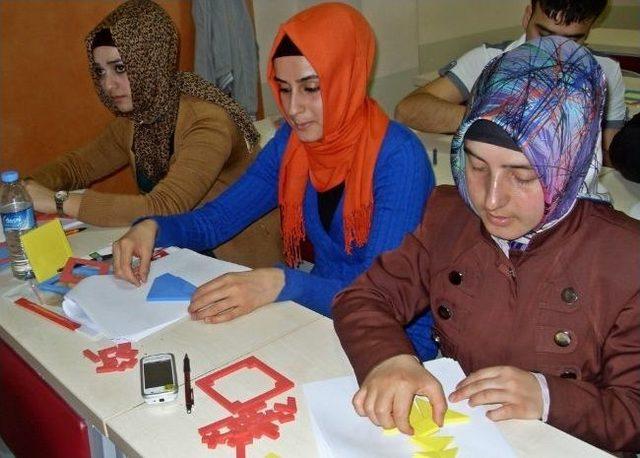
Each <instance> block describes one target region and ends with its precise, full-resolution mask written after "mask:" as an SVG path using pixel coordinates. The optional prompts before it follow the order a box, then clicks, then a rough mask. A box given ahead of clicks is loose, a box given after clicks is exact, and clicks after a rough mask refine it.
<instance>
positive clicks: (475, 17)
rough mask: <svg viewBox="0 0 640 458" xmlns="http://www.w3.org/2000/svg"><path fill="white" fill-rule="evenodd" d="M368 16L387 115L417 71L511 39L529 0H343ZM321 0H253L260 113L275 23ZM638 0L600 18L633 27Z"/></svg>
mask: <svg viewBox="0 0 640 458" xmlns="http://www.w3.org/2000/svg"><path fill="white" fill-rule="evenodd" d="M342 1H343V2H344V3H349V4H351V5H352V6H354V7H355V8H357V9H358V10H360V11H361V12H362V14H363V15H364V16H365V17H366V18H367V20H368V21H369V23H370V24H371V26H372V28H373V30H374V32H375V34H376V38H377V44H378V54H377V62H376V67H375V71H374V74H373V77H372V81H371V88H370V93H371V95H372V96H373V97H374V98H376V99H377V100H378V101H379V102H380V104H381V105H382V106H383V107H384V108H385V109H386V111H387V112H388V113H390V114H392V113H393V109H394V107H395V105H396V104H397V103H398V102H399V101H400V100H401V99H402V97H404V96H405V95H406V94H407V93H409V92H410V91H411V90H413V88H414V86H413V80H414V77H415V75H417V74H418V73H428V72H432V71H435V70H437V69H438V68H440V67H442V66H443V65H445V64H446V63H447V62H449V61H450V60H451V59H455V58H456V57H458V56H460V55H462V54H463V53H464V52H466V51H468V50H469V49H471V48H473V47H475V46H478V45H479V44H481V43H483V42H489V43H498V42H501V41H506V40H514V39H516V38H517V37H518V36H519V35H520V34H521V33H522V25H521V22H522V15H523V13H524V9H525V7H526V6H527V5H528V4H529V2H530V0H342ZM318 3H322V1H321V0H253V8H254V13H255V14H254V16H255V23H256V34H257V40H258V44H259V56H260V75H261V80H262V94H263V99H264V108H265V114H266V115H267V116H271V115H274V114H277V109H276V107H275V103H274V102H273V99H272V96H271V91H270V90H269V87H268V85H267V84H265V81H264V78H265V74H266V59H267V58H268V54H269V51H270V49H271V45H272V42H273V38H274V37H275V34H276V31H277V30H278V27H279V25H280V24H281V23H282V22H284V21H285V20H287V19H288V18H289V17H291V16H293V15H294V14H295V13H297V12H298V11H301V10H303V9H305V8H307V7H309V6H312V5H315V4H318ZM638 22H640V0H610V6H609V8H608V10H607V12H606V13H605V15H604V16H603V18H601V20H600V21H599V23H601V24H602V25H603V26H606V27H621V28H637V26H636V23H638Z"/></svg>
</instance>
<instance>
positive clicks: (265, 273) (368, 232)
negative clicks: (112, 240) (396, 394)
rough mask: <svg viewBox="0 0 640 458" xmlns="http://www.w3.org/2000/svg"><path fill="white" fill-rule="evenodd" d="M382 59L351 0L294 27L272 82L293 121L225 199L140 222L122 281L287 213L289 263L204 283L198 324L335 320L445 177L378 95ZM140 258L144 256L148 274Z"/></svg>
mask: <svg viewBox="0 0 640 458" xmlns="http://www.w3.org/2000/svg"><path fill="white" fill-rule="evenodd" d="M374 55H375V37H374V35H373V31H372V30H371V27H370V26H369V24H368V23H367V21H366V19H365V18H364V17H363V16H362V15H361V14H360V13H359V12H358V11H357V10H355V9H354V8H352V7H350V6H348V5H344V4H339V3H325V4H320V5H317V6H314V7H312V8H309V9H307V10H305V11H302V12H300V13H299V14H297V15H295V16H294V17H293V18H291V19H290V20H288V21H287V22H285V23H284V24H283V25H282V26H281V27H280V30H279V31H278V34H277V36H276V38H275V40H274V44H273V47H272V50H271V54H270V58H269V68H268V75H267V76H268V80H269V83H270V85H271V89H272V91H273V95H274V98H275V100H276V103H277V104H278V108H279V109H280V112H281V113H282V115H283V116H284V118H285V120H286V123H284V124H283V125H282V126H281V127H280V129H279V130H278V131H277V133H276V134H275V137H274V138H273V139H272V140H271V141H270V142H269V144H268V145H267V146H266V147H265V148H264V149H263V151H262V152H261V153H260V155H259V156H258V158H257V159H256V162H255V163H254V164H253V166H252V167H251V168H250V169H249V171H248V172H247V173H246V174H245V175H244V176H243V177H242V178H241V179H240V180H239V181H238V182H237V183H236V184H235V185H234V186H232V187H231V188H230V189H229V190H228V191H227V192H226V193H225V194H224V195H222V196H220V198H218V199H217V200H215V201H213V202H211V203H210V204H207V205H206V206H204V207H202V208H201V209H199V210H197V211H194V212H192V213H189V214H186V215H179V216H174V217H159V218H154V219H152V220H147V221H143V222H142V223H139V224H137V225H136V226H134V227H133V228H132V229H131V231H130V232H129V233H128V234H126V235H125V237H124V238H123V239H121V240H120V241H119V242H118V243H116V246H115V248H114V257H115V264H114V265H115V272H116V275H120V276H122V277H123V278H125V279H127V280H129V281H131V282H132V283H134V284H139V283H140V281H141V280H144V279H145V278H146V275H147V272H148V265H149V264H148V262H149V261H148V260H149V254H150V252H151V249H152V247H153V245H154V244H155V245H156V246H167V245H177V246H181V247H189V248H193V249H201V248H204V247H209V246H215V245H216V244H218V243H220V241H222V240H225V238H228V237H230V236H232V235H233V234H235V232H236V231H238V230H239V229H240V228H242V227H244V226H245V225H246V224H248V223H250V222H251V221H253V220H255V219H256V218H257V217H259V216H260V215H262V214H263V213H265V212H267V211H270V210H271V209H273V208H275V207H276V206H278V207H279V208H280V211H281V215H282V238H283V245H284V250H283V253H284V257H285V260H286V263H287V266H282V267H277V268H272V269H258V270H254V271H252V272H246V273H238V274H230V275H226V276H224V277H220V278H219V279H216V280H213V281H211V282H209V283H207V284H205V285H203V286H201V287H200V288H198V290H197V292H196V293H195V294H194V296H193V298H192V300H191V305H190V307H189V310H190V312H191V314H192V317H193V318H194V319H204V320H205V321H206V322H211V323H217V322H221V321H226V320H229V319H232V318H235V317H236V316H238V315H241V314H245V313H248V312H250V311H252V310H253V309H255V308H257V307H259V306H262V305H264V304H268V303H270V302H273V301H276V300H277V301H282V300H294V301H296V302H298V303H300V304H303V305H305V306H307V307H310V308H312V309H313V310H315V311H317V312H319V313H322V314H324V315H326V316H330V315H331V310H330V304H331V300H332V298H333V296H334V295H335V294H336V293H337V292H338V291H339V290H340V289H341V288H343V287H344V286H346V285H347V284H349V283H350V282H351V281H352V280H353V279H354V278H355V277H357V276H358V275H359V274H360V273H362V272H363V271H364V270H365V269H366V268H367V267H368V266H369V265H370V264H371V262H372V261H373V259H374V258H375V257H376V256H378V255H379V254H380V253H381V252H383V251H385V250H389V249H391V248H395V247H396V246H398V244H399V243H400V241H401V240H402V237H403V236H404V235H405V234H406V233H407V232H409V231H411V230H413V229H414V228H415V227H416V225H417V224H418V222H419V221H420V217H421V215H422V210H423V208H424V203H425V202H426V199H427V197H428V195H429V193H430V191H431V189H432V187H433V182H434V178H433V173H432V171H431V170H430V168H429V164H428V160H427V159H426V158H427V156H426V153H425V151H424V148H423V147H422V144H421V143H420V141H419V140H418V138H417V137H416V136H415V135H414V134H413V133H411V132H410V131H409V130H408V129H406V128H405V127H403V126H401V125H399V124H398V123H395V122H393V121H390V120H389V118H388V117H387V115H386V114H385V113H384V112H383V111H382V109H381V108H380V107H379V106H378V104H377V103H376V102H375V101H374V100H373V99H371V98H370V97H368V95H367V83H368V79H369V76H370V75H371V71H372V68H373V63H374ZM305 239H306V240H308V241H310V242H311V244H312V245H313V249H314V253H315V265H314V268H313V270H312V271H311V272H310V273H306V272H303V271H301V270H297V269H295V267H296V266H297V265H298V263H299V262H300V260H301V250H300V247H301V243H302V242H303V241H304V240H305ZM132 255H137V256H139V257H140V258H141V260H142V270H141V271H140V276H136V275H134V273H133V272H132V270H131V266H130V261H131V257H132ZM145 261H146V262H145ZM211 304H215V305H213V306H210V305H211ZM430 325H431V317H430V315H428V314H425V315H424V316H422V317H421V318H420V320H418V321H417V322H416V323H414V324H413V325H412V326H411V328H410V330H409V332H410V333H412V335H414V336H416V338H415V340H414V341H413V343H414V345H415V347H416V349H417V350H418V352H419V354H420V355H421V356H422V357H423V358H429V357H432V356H433V355H434V353H435V346H434V344H433V342H432V341H431V339H430V337H429V329H430Z"/></svg>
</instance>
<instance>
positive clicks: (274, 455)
mask: <svg viewBox="0 0 640 458" xmlns="http://www.w3.org/2000/svg"><path fill="white" fill-rule="evenodd" d="M264 458H280V455H278V454H277V453H273V452H269V453H267V454H266V455H265V456H264Z"/></svg>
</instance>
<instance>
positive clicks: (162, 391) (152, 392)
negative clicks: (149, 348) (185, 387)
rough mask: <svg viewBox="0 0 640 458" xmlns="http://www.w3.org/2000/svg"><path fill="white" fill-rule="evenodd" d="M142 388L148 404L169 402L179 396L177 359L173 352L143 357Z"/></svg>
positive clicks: (141, 365)
mask: <svg viewBox="0 0 640 458" xmlns="http://www.w3.org/2000/svg"><path fill="white" fill-rule="evenodd" d="M140 389H141V391H142V398H143V399H144V402H146V403H147V404H158V403H167V402H171V401H174V400H175V399H176V398H177V397H178V377H177V376H176V360H175V358H174V357H173V354H172V353H159V354H157V355H149V356H145V357H144V358H142V360H141V361H140Z"/></svg>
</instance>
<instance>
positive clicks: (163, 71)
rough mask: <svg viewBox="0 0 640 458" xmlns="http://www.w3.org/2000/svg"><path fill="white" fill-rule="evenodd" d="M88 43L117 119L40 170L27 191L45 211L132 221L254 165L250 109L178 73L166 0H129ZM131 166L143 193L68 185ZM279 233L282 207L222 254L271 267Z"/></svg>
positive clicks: (175, 206) (194, 200)
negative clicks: (160, 3) (159, 0)
mask: <svg viewBox="0 0 640 458" xmlns="http://www.w3.org/2000/svg"><path fill="white" fill-rule="evenodd" d="M85 43H86V48H87V55H88V58H89V63H90V70H91V76H92V78H93V81H94V84H95V87H96V91H97V92H98V96H99V97H100V100H101V101H102V103H103V104H104V105H105V106H106V107H107V108H108V109H109V110H110V111H111V112H112V113H113V114H114V115H115V116H116V118H115V119H114V120H113V121H112V122H111V123H110V124H109V125H108V126H107V128H106V129H105V130H104V131H103V132H102V134H101V135H100V136H99V137H98V138H96V139H95V140H94V141H92V142H91V143H89V144H88V145H85V146H83V147H81V148H79V149H77V150H75V151H71V152H68V153H66V154H64V155H62V156H60V157H58V158H57V159H56V160H55V161H54V162H52V163H50V164H47V165H45V166H43V167H41V168H40V169H38V170H37V171H36V172H35V173H33V174H32V180H30V181H28V183H27V189H28V191H29V193H30V194H31V197H32V199H33V201H34V206H35V209H36V210H37V211H40V212H45V213H55V212H56V211H58V212H59V213H61V214H62V213H64V214H66V215H69V216H72V217H76V218H78V219H80V220H82V221H85V222H87V223H90V224H94V225H98V226H126V225H129V224H131V223H132V222H133V221H134V220H136V219H137V218H140V217H143V216H147V215H170V214H176V213H181V212H185V211H188V210H191V209H193V208H195V207H198V206H200V205H201V204H202V203H204V202H207V201H209V200H211V199H212V198H214V197H216V196H218V195H219V194H220V193H221V192H222V191H224V190H225V189H226V188H227V187H228V186H229V185H230V184H231V183H233V182H234V181H235V180H236V179H237V178H238V177H239V176H240V175H241V174H242V173H243V172H244V171H245V170H246V168H247V167H248V165H249V164H250V163H251V162H252V160H253V155H252V154H251V153H250V151H252V150H254V149H255V147H256V146H257V144H258V140H259V135H258V133H257V131H256V130H255V128H254V127H253V124H252V122H251V119H250V117H249V116H248V115H247V113H246V112H245V110H244V109H243V108H242V107H241V106H240V105H239V104H238V103H237V102H235V101H234V100H233V99H232V98H230V97H229V96H227V95H226V94H224V93H223V92H222V91H220V89H218V88H217V87H216V86H214V85H213V84H211V83H209V82H207V81H205V80H204V79H202V78H201V77H199V76H198V75H196V74H193V73H185V72H179V71H178V50H179V38H178V33H177V31H176V28H175V26H174V24H173V22H172V21H171V18H170V17H169V15H168V14H167V13H166V12H165V11H164V10H163V9H162V8H161V7H160V6H158V5H157V4H155V3H154V2H152V1H150V0H130V1H128V2H125V3H123V4H122V5H120V6H119V7H118V8H116V9H115V10H114V11H112V12H111V13H110V14H109V15H108V16H107V17H106V18H105V19H104V20H103V21H102V22H100V23H99V24H98V25H97V26H96V27H95V28H94V29H93V30H92V31H91V32H90V33H89V34H88V36H87V38H86V40H85ZM126 166H130V167H131V169H132V171H133V173H134V176H135V179H136V183H137V185H138V189H139V194H136V195H127V194H112V193H102V192H97V191H94V190H91V189H89V190H87V191H86V192H85V193H83V194H68V193H67V192H66V191H69V190H73V189H80V188H87V187H89V186H90V185H91V184H92V183H93V182H95V181H97V180H99V179H101V178H104V177H106V176H107V175H110V174H111V173H113V172H115V171H117V170H119V169H121V168H123V167H126ZM56 191H58V192H56ZM60 191H62V192H60ZM279 235H280V234H279V220H278V217H277V214H276V213H270V214H268V215H267V216H265V217H264V218H262V219H260V220H259V221H257V222H256V223H254V224H252V225H251V226H249V227H248V228H247V229H245V230H244V231H243V232H241V233H240V234H239V235H237V236H236V237H235V238H233V239H232V240H231V241H229V242H227V243H225V244H223V245H221V246H219V247H217V248H216V250H215V254H216V256H217V257H220V258H222V259H225V260H228V261H232V262H236V263H240V264H244V265H249V266H252V267H257V266H265V265H272V264H273V263H274V262H277V260H278V259H279V258H280V251H281V250H280V246H281V243H280V237H279Z"/></svg>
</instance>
